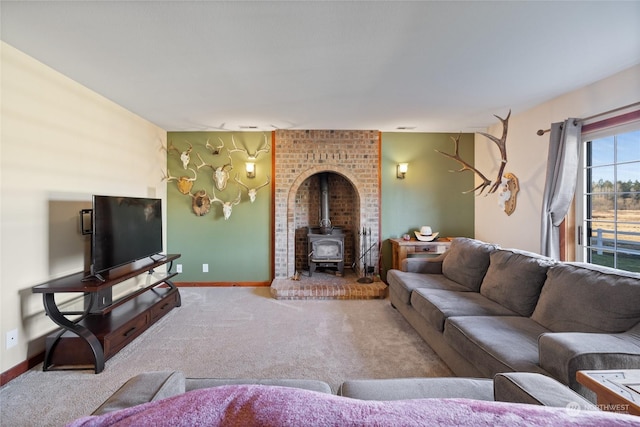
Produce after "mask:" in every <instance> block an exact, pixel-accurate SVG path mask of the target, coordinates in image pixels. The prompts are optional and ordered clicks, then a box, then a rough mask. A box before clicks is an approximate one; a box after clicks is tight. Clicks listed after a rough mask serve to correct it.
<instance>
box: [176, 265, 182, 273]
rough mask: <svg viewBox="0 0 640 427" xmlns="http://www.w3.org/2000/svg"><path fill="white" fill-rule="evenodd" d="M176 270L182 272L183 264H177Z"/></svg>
mask: <svg viewBox="0 0 640 427" xmlns="http://www.w3.org/2000/svg"><path fill="white" fill-rule="evenodd" d="M176 271H177V272H178V273H182V264H178V265H176Z"/></svg>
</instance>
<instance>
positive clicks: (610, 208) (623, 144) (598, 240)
mask: <svg viewBox="0 0 640 427" xmlns="http://www.w3.org/2000/svg"><path fill="white" fill-rule="evenodd" d="M591 129H593V127H591ZM582 154H583V156H582V157H583V165H582V168H581V170H582V171H583V174H582V183H581V185H580V184H579V187H578V191H579V192H577V193H576V194H577V195H578V196H581V198H580V197H577V198H576V200H578V201H580V203H577V206H576V208H577V212H578V218H579V219H580V221H581V223H580V224H578V225H579V227H578V231H577V232H578V246H577V248H578V254H577V259H578V260H582V261H586V262H590V263H593V264H598V265H604V266H608V267H614V268H619V269H622V270H628V271H635V272H640V122H638V121H634V122H631V123H626V124H624V125H617V126H613V127H607V128H606V129H599V130H591V131H590V128H589V127H588V126H586V125H585V126H584V127H583V153H582Z"/></svg>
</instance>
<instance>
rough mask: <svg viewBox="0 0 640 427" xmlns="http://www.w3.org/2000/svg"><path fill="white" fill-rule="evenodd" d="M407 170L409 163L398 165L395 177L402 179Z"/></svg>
mask: <svg viewBox="0 0 640 427" xmlns="http://www.w3.org/2000/svg"><path fill="white" fill-rule="evenodd" d="M407 170H409V163H398V166H397V172H396V177H397V178H398V179H404V176H405V175H406V174H407Z"/></svg>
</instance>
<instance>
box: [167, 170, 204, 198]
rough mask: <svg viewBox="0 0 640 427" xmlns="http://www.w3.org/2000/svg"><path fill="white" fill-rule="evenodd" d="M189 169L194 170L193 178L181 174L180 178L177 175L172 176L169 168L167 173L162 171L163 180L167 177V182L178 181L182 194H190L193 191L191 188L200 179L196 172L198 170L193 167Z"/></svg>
mask: <svg viewBox="0 0 640 427" xmlns="http://www.w3.org/2000/svg"><path fill="white" fill-rule="evenodd" d="M189 170H190V171H191V172H193V178H189V177H188V176H181V177H179V178H178V177H177V176H171V172H169V169H167V173H166V174H165V173H164V171H162V180H163V181H164V180H165V179H166V180H167V182H171V181H174V180H175V181H178V183H177V186H178V191H180V192H181V193H182V194H189V193H190V192H191V188H192V187H193V183H194V181H195V180H196V179H198V174H197V173H196V171H194V170H193V169H191V168H189Z"/></svg>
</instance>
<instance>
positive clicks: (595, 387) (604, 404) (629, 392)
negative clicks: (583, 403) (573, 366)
mask: <svg viewBox="0 0 640 427" xmlns="http://www.w3.org/2000/svg"><path fill="white" fill-rule="evenodd" d="M576 379H577V380H578V382H579V383H580V384H582V385H583V386H585V387H587V388H588V389H589V390H591V391H593V392H594V393H595V394H596V396H597V398H598V402H597V403H598V407H599V408H600V409H601V410H603V411H609V412H621V413H625V414H631V415H640V369H621V370H611V371H578V372H577V373H576Z"/></svg>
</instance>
